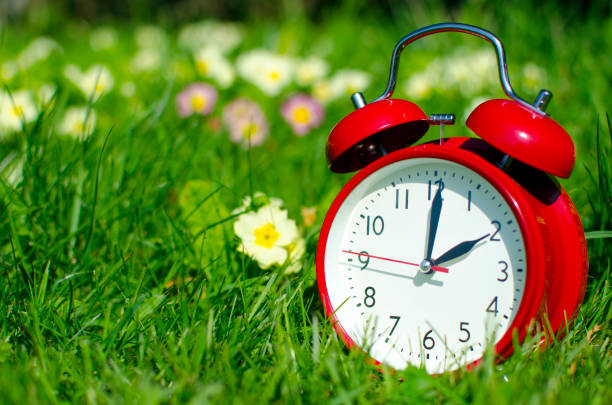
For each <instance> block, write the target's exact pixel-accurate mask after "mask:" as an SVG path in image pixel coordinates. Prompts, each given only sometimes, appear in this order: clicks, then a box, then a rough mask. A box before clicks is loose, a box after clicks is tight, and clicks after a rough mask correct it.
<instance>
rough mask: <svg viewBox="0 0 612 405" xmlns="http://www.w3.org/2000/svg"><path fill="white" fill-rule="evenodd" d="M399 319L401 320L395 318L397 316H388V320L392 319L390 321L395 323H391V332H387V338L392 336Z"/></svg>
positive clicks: (397, 317)
mask: <svg viewBox="0 0 612 405" xmlns="http://www.w3.org/2000/svg"><path fill="white" fill-rule="evenodd" d="M400 318H401V317H399V316H397V315H391V316H389V319H392V320H394V321H395V322H394V323H393V327H392V328H391V332H389V336H391V335H393V332H395V327H396V326H397V324H398V323H399V321H400Z"/></svg>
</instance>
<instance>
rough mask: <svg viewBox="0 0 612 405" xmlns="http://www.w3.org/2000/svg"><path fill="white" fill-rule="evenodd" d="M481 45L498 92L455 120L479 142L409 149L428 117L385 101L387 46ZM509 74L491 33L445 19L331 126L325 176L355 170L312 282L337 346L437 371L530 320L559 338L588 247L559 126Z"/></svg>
mask: <svg viewBox="0 0 612 405" xmlns="http://www.w3.org/2000/svg"><path fill="white" fill-rule="evenodd" d="M444 31H456V32H463V33H468V34H472V35H475V36H478V37H481V38H484V39H486V40H488V41H489V42H491V43H492V44H493V46H494V48H495V50H496V53H497V61H498V65H499V75H500V80H501V84H502V87H503V89H504V91H505V93H506V94H507V95H508V97H509V98H508V99H503V100H501V99H497V100H489V101H486V102H484V103H483V104H481V105H480V106H478V107H477V108H476V109H475V110H474V111H473V112H472V113H471V115H470V116H469V117H468V119H467V122H466V125H467V127H468V128H470V129H471V130H472V131H473V132H474V133H475V134H476V135H477V136H478V137H479V138H465V137H461V138H449V139H442V138H441V139H440V140H439V141H434V142H429V143H424V144H420V145H416V146H415V145H413V144H414V143H415V142H417V141H418V140H419V139H420V138H421V137H422V136H423V135H424V134H425V132H426V131H427V130H428V128H429V126H430V125H445V124H452V123H453V122H454V116H453V115H451V114H448V115H433V116H430V117H427V116H426V115H425V113H424V112H423V111H422V110H421V109H420V108H419V107H418V106H417V105H416V104H414V103H411V102H410V101H406V100H400V99H391V98H390V97H391V94H392V93H393V89H394V87H395V81H396V76H397V68H398V63H399V55H400V53H401V51H402V49H403V48H404V47H405V46H406V45H408V44H409V43H411V42H412V41H414V40H416V39H418V38H421V37H424V36H427V35H430V34H434V33H438V32H444ZM550 98H551V93H550V92H548V91H546V90H542V91H541V92H540V95H539V96H538V97H537V99H536V102H535V103H534V104H533V105H532V104H529V103H527V102H526V101H524V100H523V99H521V98H520V97H518V96H517V95H516V94H515V93H514V91H513V89H512V87H511V85H510V81H509V79H508V73H507V68H506V62H505V54H504V49H503V45H502V44H501V42H500V41H499V39H498V38H497V37H495V36H494V35H493V34H492V33H490V32H488V31H486V30H484V29H481V28H478V27H474V26H470V25H465V24H457V23H445V24H436V25H432V26H429V27H425V28H422V29H419V30H417V31H415V32H413V33H411V34H409V35H407V36H405V37H404V38H402V39H401V40H400V41H399V42H398V44H397V45H396V47H395V49H394V51H393V56H392V61H391V73H390V77H389V81H388V85H387V88H386V89H385V92H384V93H383V94H382V96H380V97H379V98H378V99H376V100H375V101H373V102H371V103H369V104H367V103H366V102H365V100H364V98H363V96H362V95H361V94H360V93H356V94H354V95H353V96H352V99H353V103H354V104H355V107H356V108H357V109H356V110H355V111H353V112H352V113H350V114H349V115H348V116H346V117H345V118H344V119H342V120H341V121H340V122H339V123H338V124H337V125H336V126H335V128H334V129H333V130H332V132H331V134H330V136H329V139H328V142H327V158H328V161H329V165H330V168H331V170H332V171H334V172H351V171H355V170H359V172H358V173H357V174H356V175H355V176H354V177H353V178H352V179H351V180H350V181H349V182H348V183H347V184H346V185H345V186H344V187H343V188H342V190H341V191H340V193H339V194H338V196H337V197H336V199H335V200H334V202H333V204H332V205H331V208H330V209H329V212H328V213H327V216H326V217H325V221H324V223H323V228H322V230H321V234H320V238H319V244H318V249H317V281H318V286H319V292H320V295H321V299H322V301H323V304H324V307H325V311H326V314H327V316H328V317H329V318H330V319H331V321H332V322H333V325H334V327H335V330H336V331H337V333H338V334H339V335H340V336H341V337H342V338H343V340H344V341H345V342H346V344H347V345H348V346H349V347H357V348H359V349H361V350H363V351H365V352H367V353H368V355H369V356H370V357H371V358H372V359H374V360H375V361H376V362H379V363H384V364H387V365H389V366H391V367H393V368H395V369H403V368H406V367H408V366H410V365H412V366H417V367H419V366H420V367H424V368H425V369H426V370H427V372H429V373H432V374H435V373H442V372H446V371H451V370H454V369H457V368H460V367H464V366H467V367H471V366H473V365H474V364H477V363H478V362H479V361H480V359H481V358H482V356H483V355H484V352H485V349H486V348H487V347H488V346H494V349H495V352H496V353H498V354H499V358H502V359H503V358H505V357H506V356H508V355H509V354H510V353H511V352H512V337H513V334H515V333H516V334H517V335H518V338H519V339H521V340H522V339H523V338H524V337H525V335H526V333H527V331H528V329H529V327H530V325H532V324H533V323H534V322H535V324H536V325H541V326H545V327H547V328H548V331H549V332H552V333H555V334H561V333H562V331H563V329H564V328H566V327H568V326H569V324H570V321H571V320H572V318H573V317H574V316H575V315H576V313H577V311H578V309H579V307H580V304H581V302H582V299H583V296H584V291H585V286H586V276H587V267H588V264H587V251H586V242H585V237H584V232H583V229H582V225H581V223H580V219H579V217H578V214H577V212H576V209H575V208H574V205H573V204H572V202H571V200H570V198H569V196H568V195H567V193H566V192H565V190H564V189H563V188H562V187H561V186H560V185H559V183H558V182H557V181H556V180H555V179H554V177H553V176H559V177H568V176H569V175H570V173H571V171H572V168H573V166H574V160H575V151H574V145H573V143H572V140H571V138H570V137H569V135H568V134H567V132H565V130H564V129H563V128H562V127H561V126H560V125H559V124H557V123H556V122H555V121H553V120H552V119H551V118H550V117H549V116H548V115H547V114H546V113H545V112H544V110H545V108H546V106H547V104H548V101H549V100H550Z"/></svg>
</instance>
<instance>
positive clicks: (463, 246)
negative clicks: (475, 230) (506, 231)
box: [433, 233, 491, 266]
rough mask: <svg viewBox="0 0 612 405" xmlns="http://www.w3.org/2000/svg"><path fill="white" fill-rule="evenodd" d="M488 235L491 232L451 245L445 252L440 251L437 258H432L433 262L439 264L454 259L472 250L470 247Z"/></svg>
mask: <svg viewBox="0 0 612 405" xmlns="http://www.w3.org/2000/svg"><path fill="white" fill-rule="evenodd" d="M489 235H491V234H490V233H488V234H486V235H483V236H481V237H480V238H478V239H474V240H466V241H465V242H461V243H459V244H458V245H455V246H453V247H452V248H450V249H449V250H447V251H446V252H444V253H442V255H441V256H440V257H438V258H437V259H435V260H433V264H435V265H436V266H437V265H440V264H441V263H445V262H448V261H451V260H453V259H456V258H457V257H459V256H463V255H464V254H466V253H468V252H469V251H470V250H472V248H473V247H474V246H476V244H477V243H478V242H480V241H481V240H483V239H484V238H486V237H487V236H489Z"/></svg>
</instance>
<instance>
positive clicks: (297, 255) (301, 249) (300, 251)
mask: <svg viewBox="0 0 612 405" xmlns="http://www.w3.org/2000/svg"><path fill="white" fill-rule="evenodd" d="M287 251H288V252H289V264H288V265H287V268H286V269H285V274H291V273H297V272H298V271H300V270H301V269H302V259H303V258H304V253H306V242H305V241H304V238H299V237H298V238H297V239H296V240H295V242H293V243H292V244H290V245H289V246H287Z"/></svg>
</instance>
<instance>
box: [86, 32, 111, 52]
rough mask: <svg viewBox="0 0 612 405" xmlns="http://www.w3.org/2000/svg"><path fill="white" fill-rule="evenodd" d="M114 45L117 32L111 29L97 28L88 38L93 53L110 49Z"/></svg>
mask: <svg viewBox="0 0 612 405" xmlns="http://www.w3.org/2000/svg"><path fill="white" fill-rule="evenodd" d="M116 43H117V31H116V30H115V29H114V28H112V27H107V26H102V27H97V28H95V29H94V30H93V31H92V33H91V35H90V36H89V45H91V49H93V50H94V51H100V50H103V49H109V48H112V47H114V46H115V44H116Z"/></svg>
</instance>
